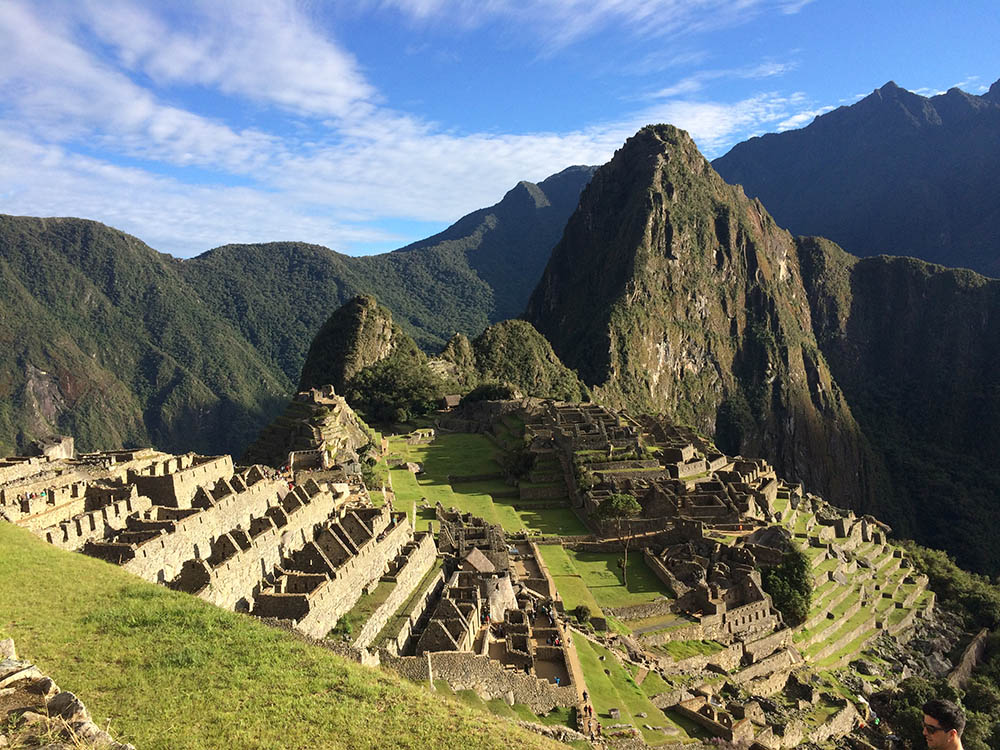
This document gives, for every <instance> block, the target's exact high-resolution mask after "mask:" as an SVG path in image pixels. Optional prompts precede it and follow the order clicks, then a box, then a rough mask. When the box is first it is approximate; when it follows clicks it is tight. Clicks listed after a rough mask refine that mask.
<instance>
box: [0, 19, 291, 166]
mask: <svg viewBox="0 0 1000 750" xmlns="http://www.w3.org/2000/svg"><path fill="white" fill-rule="evenodd" d="M37 11H38V9H37V8H35V7H34V6H31V5H29V4H21V3H17V2H6V3H0V46H2V48H3V49H4V51H5V53H6V55H7V58H6V60H5V63H4V64H3V65H2V66H0V96H2V97H3V104H2V109H0V112H4V111H6V115H5V119H7V120H8V122H12V121H16V122H18V123H20V126H21V128H22V129H24V130H27V131H30V132H33V133H34V134H35V135H36V136H38V137H41V138H43V139H46V140H51V141H56V142H67V141H73V140H77V141H86V142H87V143H88V144H91V145H93V144H97V145H103V146H106V147H109V148H114V149H117V150H118V151H119V153H121V154H123V155H128V156H131V157H136V158H143V159H155V160H162V161H165V162H168V163H171V164H184V165H187V164H194V165H201V166H219V167H224V168H226V169H229V170H232V171H234V172H245V171H247V170H252V169H254V168H255V167H257V166H259V164H260V161H261V159H262V158H266V157H265V156H264V154H266V152H267V150H268V149H270V148H273V147H276V145H277V141H276V139H274V138H273V137H272V136H269V135H267V134H264V133H262V132H259V131H255V130H251V129H246V130H241V131H237V130H234V129H233V128H231V127H229V126H228V125H225V124H223V123H220V122H217V121H214V120H211V119H209V118H205V117H201V116H199V115H196V114H193V113H191V112H188V111H186V110H183V109H180V108H178V107H173V106H169V105H166V104H163V103H161V102H160V101H158V100H157V99H156V97H155V96H153V95H152V94H151V93H150V92H149V91H148V90H146V89H144V88H141V87H140V86H138V85H137V84H135V83H133V82H132V80H131V79H129V77H128V76H126V75H124V74H123V73H121V72H119V71H117V70H114V69H113V68H111V67H110V66H108V65H106V64H103V63H101V62H100V61H98V60H97V59H95V58H94V57H93V56H92V55H91V54H89V53H88V52H86V51H84V50H83V49H82V48H81V47H80V46H78V45H77V44H76V43H74V41H73V40H72V38H71V36H70V32H69V30H68V29H67V28H65V27H63V26H60V25H59V24H58V23H52V22H50V21H48V20H45V21H43V20H42V19H41V18H40V16H39V14H38V12H37Z"/></svg>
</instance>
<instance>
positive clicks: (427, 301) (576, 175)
mask: <svg viewBox="0 0 1000 750" xmlns="http://www.w3.org/2000/svg"><path fill="white" fill-rule="evenodd" d="M595 169H596V167H569V168H567V169H565V170H563V171H562V172H559V173H558V174H555V175H552V176H551V177H549V178H548V179H546V180H543V181H542V182H540V183H538V184H537V185H535V184H533V183H528V182H520V183H518V184H517V185H516V186H515V187H514V188H512V189H511V190H510V191H508V192H507V194H506V195H505V196H504V197H503V199H502V200H501V201H500V202H499V203H497V204H495V205H493V206H491V207H489V208H484V209H480V210H478V211H474V212H473V213H471V214H469V215H467V216H465V217H463V218H461V219H459V220H458V221H457V222H455V223H454V224H453V225H452V226H450V227H449V228H448V229H446V230H444V231H443V232H441V233H439V234H436V235H434V236H432V237H428V238H427V239H425V240H421V241H419V242H416V243H413V244H411V245H407V246H406V247H403V248H400V249H399V250H395V251H393V252H391V253H382V254H380V255H369V256H358V257H353V256H347V255H342V254H340V253H335V252H333V251H331V250H328V249H327V248H324V247H320V246H318V245H306V244H304V243H294V242H273V243H267V244H260V245H225V246H223V247H219V248H216V249H214V250H210V251H208V252H207V253H203V254H202V255H199V256H197V257H196V258H192V259H190V260H186V261H184V262H183V264H182V269H183V271H184V273H185V275H186V277H187V279H188V280H189V282H190V283H191V284H192V285H193V286H194V287H195V288H196V289H197V290H198V292H199V293H200V294H201V295H202V296H203V297H204V298H205V299H206V300H207V301H208V303H209V304H210V305H211V306H212V307H213V309H215V310H216V312H217V313H218V314H219V315H220V316H222V317H223V318H224V319H226V320H228V321H230V322H231V323H232V324H233V325H235V326H236V327H237V328H239V329H240V330H241V331H242V332H243V335H244V336H246V338H247V339H248V340H249V341H250V342H251V343H252V344H253V345H254V346H255V347H256V348H257V349H258V350H259V351H261V352H262V353H263V354H264V355H265V356H267V357H269V358H271V359H272V360H273V361H274V362H275V364H277V365H278V366H279V367H280V368H281V369H282V370H283V371H284V374H285V376H286V377H287V378H288V379H289V380H290V381H297V380H298V378H299V372H300V370H301V368H302V365H303V363H304V362H305V358H306V351H307V349H308V348H309V342H310V341H312V338H313V336H314V335H315V333H316V331H317V330H319V327H320V326H321V325H322V324H323V323H324V321H326V319H327V318H328V317H329V315H330V314H331V313H332V312H333V311H334V310H336V309H337V308H338V307H340V306H341V305H342V304H343V303H345V302H346V301H347V300H349V299H351V298H352V297H354V296H356V295H358V294H374V295H376V296H377V298H378V300H379V303H380V304H383V305H385V306H386V307H387V308H389V309H390V310H391V311H392V313H393V316H394V320H395V321H396V323H397V324H398V325H399V326H400V327H401V328H402V329H403V330H404V331H405V332H406V333H407V334H409V335H410V336H411V337H413V339H414V341H416V342H417V344H418V345H419V346H420V347H421V348H422V349H423V350H424V351H426V352H438V351H440V350H441V349H442V348H443V347H444V345H445V344H446V343H447V341H448V339H449V338H450V337H451V335H452V334H454V333H456V332H459V333H464V334H466V335H467V336H470V337H475V336H477V335H479V333H480V332H481V331H482V330H483V329H484V328H486V326H487V325H489V324H490V323H495V322H498V321H500V320H504V319H506V318H507V317H511V316H513V315H516V314H517V313H519V312H520V311H521V310H522V309H523V308H524V304H525V302H526V301H527V299H528V296H529V295H530V294H531V290H532V289H533V288H534V286H535V284H536V283H537V281H538V278H539V277H540V276H541V273H542V270H543V269H544V268H545V264H546V262H548V257H549V253H550V252H551V250H552V246H553V245H554V244H555V243H556V242H557V241H558V239H559V237H560V236H561V234H562V230H563V227H564V226H565V224H566V219H568V218H569V215H570V214H571V213H572V212H573V209H574V208H576V204H577V202H578V201H579V197H580V191H582V190H583V188H584V186H585V185H586V184H587V182H589V181H590V177H591V175H592V174H593V172H594V170H595ZM222 292H224V293H222Z"/></svg>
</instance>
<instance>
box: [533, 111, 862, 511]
mask: <svg viewBox="0 0 1000 750" xmlns="http://www.w3.org/2000/svg"><path fill="white" fill-rule="evenodd" d="M525 317H526V318H527V319H528V320H529V321H530V322H532V323H533V324H534V325H535V326H536V328H537V329H538V330H539V331H540V332H541V333H543V334H544V335H545V336H546V337H547V338H548V339H549V340H550V341H551V342H552V346H553V348H554V349H555V352H556V354H558V355H559V357H560V358H561V359H562V361H563V362H565V363H566V364H567V366H569V367H573V368H576V369H577V370H578V371H579V373H580V375H581V377H582V378H583V379H584V381H585V382H586V383H587V384H588V385H590V386H593V387H594V389H595V395H596V398H597V400H599V401H604V402H606V403H609V404H611V405H621V406H625V407H628V408H630V409H632V410H635V411H653V412H656V411H663V412H667V413H669V414H670V415H672V416H673V418H674V419H676V420H678V421H682V422H688V423H690V424H692V425H694V426H695V427H697V428H698V429H700V430H701V431H703V432H705V433H707V434H713V435H714V436H715V439H716V442H717V443H718V445H719V447H720V448H721V449H722V450H724V451H725V452H727V453H732V454H735V453H743V454H744V455H764V456H766V457H768V458H769V459H770V460H771V461H772V462H774V463H775V465H776V466H777V467H778V469H779V471H780V472H782V473H784V474H786V475H788V476H791V477H796V478H798V479H801V480H803V481H805V482H806V484H807V485H808V486H809V487H810V488H813V489H816V490H817V491H821V492H822V493H823V494H824V495H825V496H826V497H829V498H831V500H833V501H835V502H837V503H838V504H841V505H853V506H854V507H859V500H860V499H867V498H869V497H870V496H871V493H870V488H871V487H872V486H874V485H876V484H877V483H878V481H879V478H878V476H879V473H878V471H877V470H876V468H875V465H874V462H873V460H872V457H871V455H870V452H869V449H868V445H867V441H866V440H865V438H864V436H863V435H862V434H861V431H860V430H859V428H858V425H857V423H856V422H855V421H854V418H853V416H852V414H851V410H850V408H849V407H848V405H847V402H846V401H845V399H844V398H843V395H842V394H841V392H840V389H839V388H838V387H837V385H836V383H835V382H834V380H833V378H832V376H831V373H830V371H829V369H828V367H827V365H826V362H825V361H824V358H823V356H822V354H821V353H820V351H819V347H818V345H817V342H816V339H815V336H814V335H813V331H812V326H811V323H810V311H809V304H808V299H807V297H806V294H805V289H804V287H803V285H802V278H801V275H800V272H799V267H798V258H797V253H796V247H795V243H794V242H793V240H792V238H791V236H790V235H789V234H788V233H787V232H785V231H784V230H782V229H780V228H779V227H777V226H776V225H775V223H774V221H773V220H772V219H771V217H770V216H769V215H768V214H767V212H766V211H765V210H764V208H763V206H761V205H760V203H759V202H756V201H751V200H749V199H747V198H746V197H745V196H744V195H743V193H742V191H741V190H740V189H739V188H734V187H732V186H730V185H727V184H726V183H724V182H723V181H722V179H721V178H720V177H719V176H718V175H717V174H716V173H715V172H714V171H713V170H712V168H711V166H710V165H709V164H708V162H707V161H706V160H705V159H704V157H702V156H701V154H699V153H698V151H697V149H696V148H695V145H694V143H693V141H692V140H691V138H690V137H689V136H688V135H687V134H686V133H684V132H683V131H680V130H677V129H676V128H673V127H671V126H650V127H647V128H644V129H643V130H641V131H639V133H637V134H636V135H635V136H633V137H632V138H630V139H629V140H628V141H627V142H626V143H625V145H624V146H623V147H622V148H621V149H619V151H618V152H617V153H616V154H615V157H614V158H613V159H612V160H611V162H610V163H608V164H607V165H605V166H603V167H601V168H600V169H599V170H598V171H597V173H596V174H595V175H594V178H593V180H592V181H591V183H590V185H589V186H588V187H587V189H586V190H585V191H584V193H583V195H582V197H581V200H580V206H579V208H578V209H577V211H576V213H575V214H574V215H573V216H572V217H571V219H570V220H569V223H568V224H567V226H566V232H565V234H564V236H563V239H562V240H561V241H560V243H559V244H558V245H557V246H556V248H555V249H554V250H553V253H552V259H551V260H550V262H549V265H548V267H547V268H546V270H545V273H544V274H543V276H542V280H541V282H540V283H539V285H538V288H537V289H536V290H535V292H534V294H533V295H532V297H531V301H530V303H529V305H528V308H527V311H526V313H525ZM845 466H850V467H852V468H851V470H850V471H844V467H845Z"/></svg>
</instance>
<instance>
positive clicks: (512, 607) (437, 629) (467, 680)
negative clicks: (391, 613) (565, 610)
mask: <svg viewBox="0 0 1000 750" xmlns="http://www.w3.org/2000/svg"><path fill="white" fill-rule="evenodd" d="M436 514H437V518H438V522H439V524H440V532H439V540H440V549H441V552H442V554H444V555H445V565H446V569H447V570H449V571H451V572H450V574H449V575H448V576H447V580H446V582H445V584H444V586H443V587H442V589H441V592H440V594H439V595H438V598H437V600H436V603H435V604H433V606H432V607H428V609H427V612H428V614H427V617H426V622H424V623H423V624H422V625H421V626H420V630H419V632H415V633H414V634H413V636H412V644H413V645H412V649H413V651H412V654H413V655H412V656H406V655H402V656H399V655H395V654H388V653H385V652H383V653H382V660H381V661H382V663H383V664H386V665H387V666H390V667H392V668H394V669H396V670H397V671H399V672H400V673H401V674H403V675H405V676H408V677H410V678H412V679H418V680H445V681H446V682H448V683H449V685H451V687H452V688H453V689H455V690H462V689H473V690H475V691H476V692H477V693H479V694H480V695H482V696H483V697H484V698H487V699H492V698H500V699H503V700H506V701H507V702H508V703H515V702H517V703H526V704H528V705H529V706H531V707H532V710H535V711H537V712H540V713H545V712H547V711H550V710H551V709H552V708H554V707H556V706H577V705H578V704H579V702H580V693H581V690H582V688H580V687H579V686H580V685H582V675H580V674H579V670H578V668H577V667H575V666H574V664H575V660H574V659H573V658H572V657H571V656H570V649H571V648H572V647H571V638H570V637H569V633H568V630H567V629H566V628H565V627H564V625H563V624H562V622H561V621H560V620H559V617H558V609H557V606H556V605H557V601H558V594H557V592H556V589H555V585H554V583H553V582H552V578H551V576H550V575H549V574H548V571H547V569H546V568H545V565H544V562H543V561H542V559H541V556H540V554H539V553H538V548H537V547H536V546H535V545H534V544H532V543H530V542H528V541H524V540H508V539H507V538H506V536H505V534H504V532H503V530H502V529H501V528H500V527H499V526H495V525H492V524H489V523H487V522H485V521H483V520H482V519H480V518H476V517H474V516H471V515H469V514H463V513H459V512H458V511H454V510H445V509H444V508H443V507H441V506H440V505H439V506H438V507H437V509H436Z"/></svg>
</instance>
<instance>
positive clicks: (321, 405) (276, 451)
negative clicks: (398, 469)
mask: <svg viewBox="0 0 1000 750" xmlns="http://www.w3.org/2000/svg"><path fill="white" fill-rule="evenodd" d="M371 442H372V433H371V430H369V429H368V428H367V426H365V424H364V423H363V422H362V421H361V419H360V418H359V417H358V416H357V414H355V413H354V411H353V410H352V409H351V407H350V406H349V405H348V403H347V401H346V400H345V399H344V397H343V396H340V395H338V394H337V393H336V392H335V391H334V389H333V386H332V385H326V386H323V387H322V388H310V389H308V390H305V391H301V392H300V393H297V394H296V395H295V397H294V398H293V399H292V400H291V401H290V402H289V403H288V406H286V407H285V411H284V412H283V413H282V415H281V416H279V417H278V418H277V419H275V420H274V421H273V422H272V423H271V424H269V425H268V426H267V427H266V428H264V430H263V431H262V432H261V434H260V435H259V436H258V438H257V439H256V440H255V441H254V442H253V444H252V445H251V446H250V447H249V448H248V449H247V451H246V453H245V454H244V456H243V459H242V460H243V461H244V462H245V463H260V464H264V465H268V466H273V467H284V468H286V469H287V470H288V471H289V472H291V473H292V475H296V474H297V473H298V472H331V471H334V472H339V473H340V474H341V475H343V476H348V475H352V474H358V473H359V472H360V471H361V457H362V455H363V454H365V453H366V452H367V451H369V450H371V447H370V446H371Z"/></svg>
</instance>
